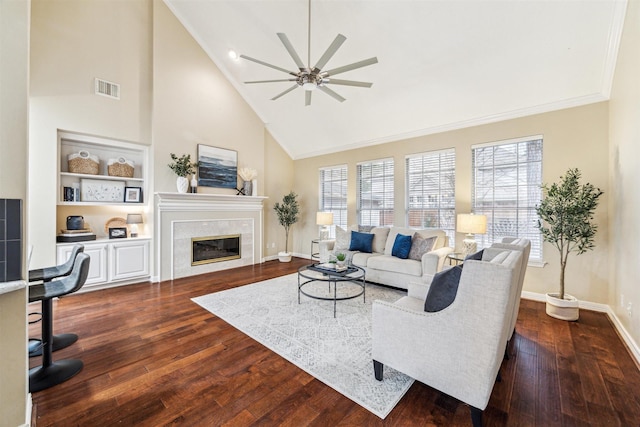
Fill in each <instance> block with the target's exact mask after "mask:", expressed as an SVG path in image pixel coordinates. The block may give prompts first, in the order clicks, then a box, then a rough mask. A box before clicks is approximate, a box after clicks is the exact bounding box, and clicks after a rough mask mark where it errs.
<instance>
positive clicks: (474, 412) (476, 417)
mask: <svg viewBox="0 0 640 427" xmlns="http://www.w3.org/2000/svg"><path fill="white" fill-rule="evenodd" d="M469 409H471V424H472V425H473V427H482V410H481V409H478V408H476V407H473V406H469Z"/></svg>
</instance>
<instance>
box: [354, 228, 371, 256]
mask: <svg viewBox="0 0 640 427" xmlns="http://www.w3.org/2000/svg"><path fill="white" fill-rule="evenodd" d="M373 238H374V235H373V234H371V233H360V232H358V231H352V232H351V244H350V245H349V250H350V251H360V252H366V253H371V252H372V250H371V244H372V243H373Z"/></svg>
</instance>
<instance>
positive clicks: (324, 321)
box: [193, 273, 413, 418]
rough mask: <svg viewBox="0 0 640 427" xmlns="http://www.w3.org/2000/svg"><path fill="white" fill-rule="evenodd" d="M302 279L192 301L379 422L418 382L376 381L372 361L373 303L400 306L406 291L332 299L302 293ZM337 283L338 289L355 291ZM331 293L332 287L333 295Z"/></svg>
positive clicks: (390, 373)
mask: <svg viewBox="0 0 640 427" xmlns="http://www.w3.org/2000/svg"><path fill="white" fill-rule="evenodd" d="M297 284H298V278H297V274H295V273H294V274H291V275H288V276H283V277H278V278H276V279H271V280H266V281H263V282H258V283H253V284H250V285H246V286H242V287H239V288H234V289H229V290H226V291H222V292H216V293H213V294H209V295H204V296H201V297H198V298H193V301H194V302H195V303H197V304H199V305H200V306H202V307H203V308H205V309H206V310H208V311H210V312H211V313H213V314H214V315H216V316H218V317H220V318H221V319H223V320H225V321H226V322H228V323H229V324H231V325H233V326H234V327H236V328H238V329H239V330H240V331H242V332H243V333H245V334H247V335H249V336H250V337H251V338H253V339H255V340H256V341H258V342H260V343H261V344H263V345H264V346H266V347H268V348H269V349H271V350H273V351H274V352H276V353H277V354H279V355H280V356H282V357H284V358H285V359H287V360H289V361H290V362H292V363H294V364H295V365H296V366H298V367H299V368H300V369H303V370H304V371H306V372H307V373H309V374H311V375H313V376H314V377H315V378H317V379H319V380H320V381H322V382H323V383H325V384H326V385H328V386H329V387H331V388H333V389H335V390H336V391H338V392H340V393H342V394H343V395H344V396H346V397H348V398H349V399H351V400H353V401H354V402H356V403H357V404H359V405H361V406H362V407H364V408H365V409H367V410H369V411H370V412H372V413H374V414H375V415H377V416H378V417H380V418H385V417H386V416H387V415H388V414H389V412H391V410H392V409H393V408H394V407H395V405H396V404H397V403H398V402H399V401H400V399H401V398H402V396H404V394H405V393H406V392H407V390H408V389H409V387H411V384H413V379H412V378H409V377H408V376H406V375H404V374H401V373H399V372H397V371H395V370H393V369H391V368H389V367H386V366H385V372H384V381H381V382H380V381H376V379H375V378H374V376H373V362H372V360H371V303H372V302H373V301H374V300H376V299H379V300H385V301H396V300H398V299H399V298H401V297H402V296H403V294H404V292H402V291H397V290H393V289H389V288H385V287H382V286H376V285H371V284H367V286H366V303H363V297H362V296H360V297H358V298H355V299H352V300H345V301H338V303H337V313H336V318H335V319H334V317H333V302H332V301H322V300H315V299H311V298H308V297H306V296H304V295H302V296H301V299H300V304H298V286H297ZM311 285H313V286H314V288H313V289H312V288H311V287H305V290H306V291H307V292H310V293H312V294H314V295H318V294H322V293H324V294H327V293H328V292H329V290H328V286H327V284H326V283H318V284H317V285H316V284H315V283H313V284H310V285H309V286H311ZM342 285H343V284H340V285H339V286H338V296H340V294H341V292H354V291H356V293H357V290H356V289H354V288H347V286H355V285H346V286H345V287H344V288H343V287H342ZM331 292H333V288H332V290H331Z"/></svg>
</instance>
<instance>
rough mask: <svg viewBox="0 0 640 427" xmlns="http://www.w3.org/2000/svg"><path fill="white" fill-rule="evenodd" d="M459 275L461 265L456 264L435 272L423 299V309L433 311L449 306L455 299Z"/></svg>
mask: <svg viewBox="0 0 640 427" xmlns="http://www.w3.org/2000/svg"><path fill="white" fill-rule="evenodd" d="M461 275H462V267H461V266H458V265H457V266H455V267H452V268H450V269H448V270H444V271H441V272H439V273H436V275H435V276H433V280H432V281H431V286H430V287H429V292H428V293H427V298H426V299H425V301H424V311H427V312H429V313H434V312H436V311H440V310H443V309H445V308H447V307H449V306H450V305H451V304H452V303H453V301H454V300H455V299H456V294H457V293H458V285H459V284H460V276H461Z"/></svg>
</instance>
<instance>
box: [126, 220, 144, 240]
mask: <svg viewBox="0 0 640 427" xmlns="http://www.w3.org/2000/svg"><path fill="white" fill-rule="evenodd" d="M143 222H144V221H142V214H127V224H129V225H130V227H129V229H130V230H131V234H130V237H138V224H142V223H143Z"/></svg>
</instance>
